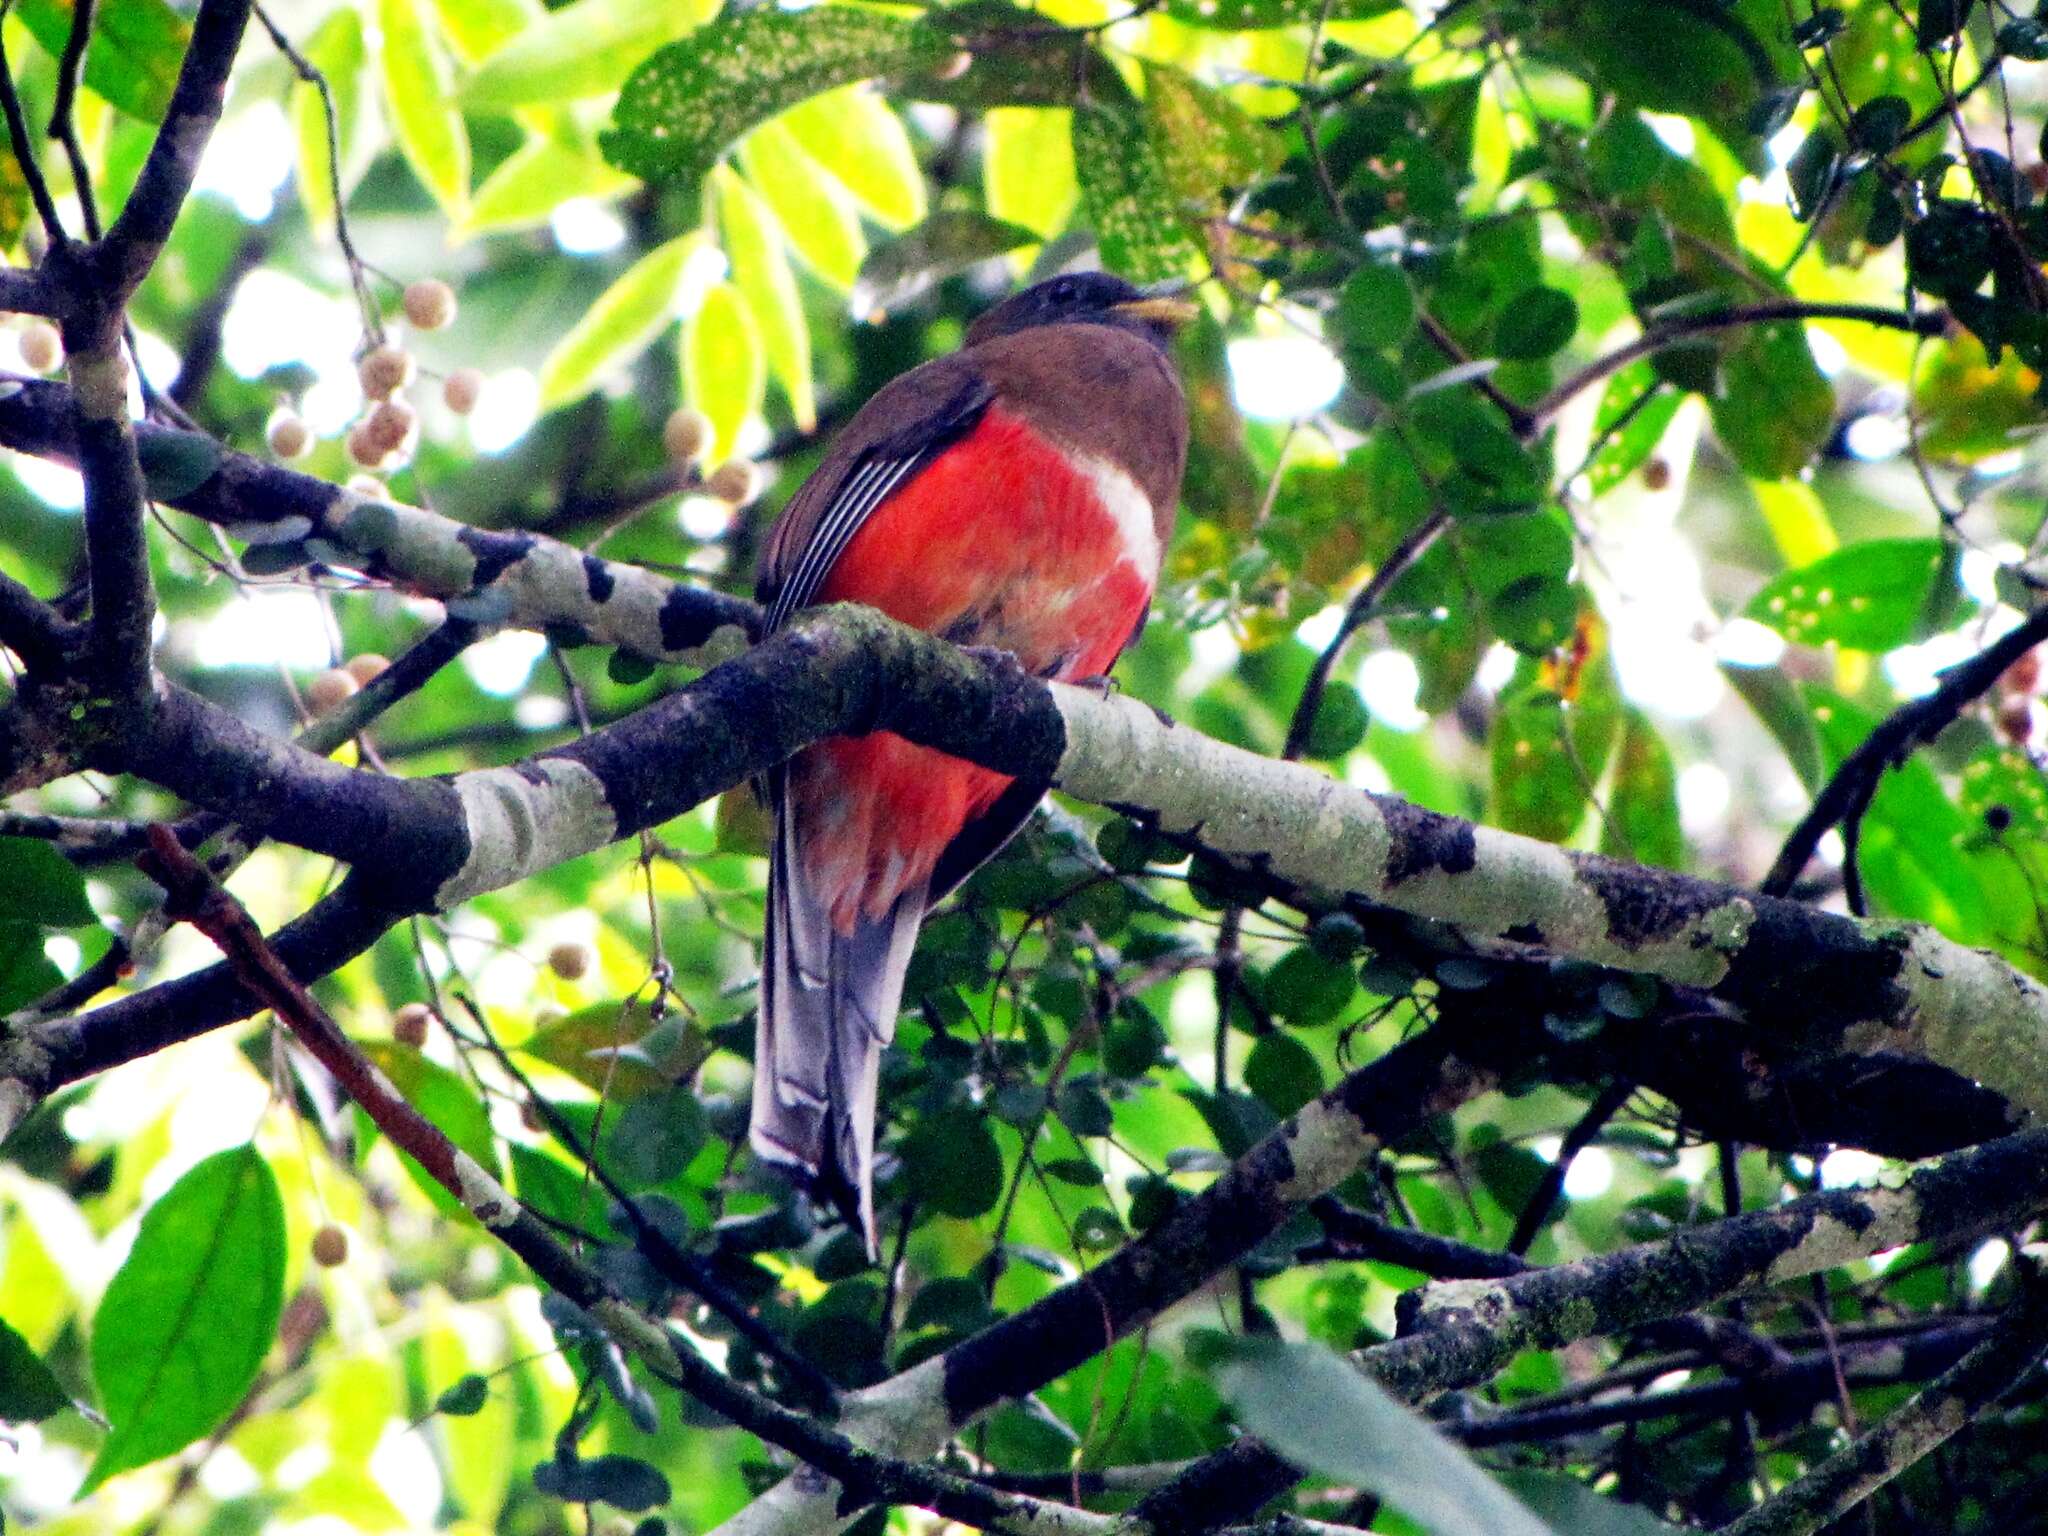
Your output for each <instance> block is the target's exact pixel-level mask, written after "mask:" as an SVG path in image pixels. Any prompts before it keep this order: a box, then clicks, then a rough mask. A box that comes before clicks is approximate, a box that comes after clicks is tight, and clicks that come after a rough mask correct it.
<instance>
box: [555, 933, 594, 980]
mask: <svg viewBox="0 0 2048 1536" xmlns="http://www.w3.org/2000/svg"><path fill="white" fill-rule="evenodd" d="M548 969H549V970H551V971H553V972H554V973H555V974H556V975H557V976H559V977H561V978H562V980H564V981H576V980H579V979H581V978H582V977H583V976H584V975H585V974H586V973H587V972H588V971H589V970H590V946H589V945H587V944H578V943H576V942H575V941H574V940H573V939H564V940H563V941H562V942H561V943H560V944H557V945H556V946H555V947H554V948H553V949H550V950H549V951H548Z"/></svg>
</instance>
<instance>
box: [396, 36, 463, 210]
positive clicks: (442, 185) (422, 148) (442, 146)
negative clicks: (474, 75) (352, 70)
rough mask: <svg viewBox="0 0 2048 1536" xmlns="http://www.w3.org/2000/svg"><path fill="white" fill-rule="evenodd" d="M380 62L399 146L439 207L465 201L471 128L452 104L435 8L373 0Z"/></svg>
mask: <svg viewBox="0 0 2048 1536" xmlns="http://www.w3.org/2000/svg"><path fill="white" fill-rule="evenodd" d="M377 32H378V39H379V41H378V49H377V60H378V65H379V67H380V68H381V70H382V72H383V83H384V105H385V110H386V112H387V113H388V114H389V115H390V118H391V127H392V132H393V134H394V136H395V137H396V138H397V140H398V147H399V149H400V150H402V151H403V152H404V154H405V158H406V162H407V163H408V164H409V165H411V166H412V169H413V174H414V175H416V176H418V177H419V179H420V184H421V185H422V186H424V187H425V188H426V189H427V191H428V192H430V193H432V194H433V197H434V201H435V202H437V203H439V204H440V205H441V211H442V212H443V213H445V214H446V215H447V216H448V217H449V218H451V219H456V218H459V217H460V216H461V214H462V211H463V209H464V207H465V206H466V205H467V203H468V202H469V129H468V128H467V127H466V126H465V125H464V123H463V121H462V114H461V112H459V111H458V110H457V109H456V107H455V104H454V99H453V94H452V93H453V85H452V83H451V80H450V76H449V70H448V63H447V60H446V59H445V58H443V57H442V53H441V39H440V38H439V36H437V35H436V30H435V28H434V26H433V13H432V12H431V11H428V10H426V9H424V8H423V7H421V6H420V5H418V4H417V3H415V0H377Z"/></svg>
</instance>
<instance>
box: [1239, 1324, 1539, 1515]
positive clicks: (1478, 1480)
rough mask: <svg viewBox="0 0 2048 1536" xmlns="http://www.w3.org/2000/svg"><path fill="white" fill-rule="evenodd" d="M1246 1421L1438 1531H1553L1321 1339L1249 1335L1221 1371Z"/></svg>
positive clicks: (1318, 1468)
mask: <svg viewBox="0 0 2048 1536" xmlns="http://www.w3.org/2000/svg"><path fill="white" fill-rule="evenodd" d="M1216 1384H1217V1386H1218V1388H1219V1389H1220V1390H1221V1391H1222V1393H1223V1395H1224V1396H1225V1397H1226V1398H1228V1399H1229V1400H1230V1403H1231V1406H1232V1407H1234V1408H1235V1409H1236V1410H1237V1415H1238V1418H1239V1419H1240V1420H1241V1421H1242V1422H1243V1423H1244V1426H1245V1428H1246V1429H1248V1430H1250V1431H1251V1432H1252V1433H1253V1434H1255V1435H1257V1436H1258V1437H1259V1438H1260V1439H1261V1440H1264V1441H1265V1442H1266V1443H1267V1444H1268V1445H1270V1446H1272V1447H1273V1449H1274V1450H1276V1451H1278V1452H1279V1453H1280V1454H1281V1455H1282V1456H1285V1457H1286V1458H1287V1459H1288V1460H1290V1461H1293V1462H1298V1463H1299V1464H1301V1465H1302V1466H1305V1467H1307V1468H1309V1469H1310V1470H1311V1471H1314V1472H1320V1473H1322V1474H1323V1475H1324V1476H1326V1477H1332V1478H1337V1479H1340V1480H1341V1481H1343V1482H1346V1483H1355V1484H1356V1485H1358V1486H1359V1487H1360V1488H1363V1489H1365V1490H1366V1491H1368V1492H1371V1493H1375V1494H1378V1495H1379V1496H1380V1497H1381V1498H1383V1499H1385V1500H1386V1501H1387V1503H1389V1504H1391V1505H1393V1506H1394V1507H1395V1508H1396V1509H1398V1510H1400V1511H1401V1513H1402V1514H1404V1515H1406V1516H1407V1517H1408V1518H1409V1519H1411V1520H1413V1521H1414V1522H1415V1523H1416V1524H1417V1525H1419V1526H1421V1527H1422V1528H1423V1529H1424V1530H1425V1531H1428V1532H1431V1533H1432V1536H1473V1533H1474V1532H1476V1531H1484V1532H1486V1533H1487V1536H1552V1533H1551V1532H1550V1530H1549V1529H1548V1528H1547V1527H1546V1526H1545V1525H1544V1524H1543V1522H1542V1521H1540V1520H1538V1519H1537V1518H1536V1517H1535V1516H1534V1515H1532V1514H1530V1513H1529V1511H1528V1509H1527V1508H1525V1507H1524V1506H1523V1505H1521V1504H1519V1503H1517V1502H1516V1501H1515V1499H1514V1497H1513V1496H1512V1495H1511V1494H1509V1493H1508V1492H1507V1490H1506V1489H1504V1488H1502V1487H1501V1486H1500V1484H1499V1483H1496V1482H1495V1481H1494V1480H1493V1479H1492V1478H1491V1477H1489V1476H1488V1475H1487V1474H1486V1473H1485V1472H1484V1471H1483V1470H1482V1469H1481V1468H1480V1466H1479V1464H1478V1463H1477V1462H1475V1461H1474V1460H1472V1458H1471V1457H1470V1456H1468V1455H1466V1454H1465V1453H1464V1452H1463V1451H1461V1450H1459V1449H1458V1448H1457V1447H1456V1446H1454V1445H1453V1444H1451V1442H1450V1441H1448V1440H1446V1439H1444V1437H1443V1436H1442V1435H1440V1434H1438V1433H1437V1432H1436V1431H1435V1430H1434V1429H1432V1428H1431V1427H1430V1426H1429V1425H1428V1423H1426V1422H1425V1421H1424V1420H1423V1419H1422V1418H1421V1417H1420V1416H1418V1415H1417V1414H1415V1413H1413V1412H1411V1411H1410V1410H1408V1409H1407V1408H1404V1407H1403V1406H1402V1405H1401V1404H1399V1403H1397V1402H1395V1401H1394V1400H1393V1399H1392V1398H1391V1397H1389V1396H1387V1394H1386V1393H1385V1392H1383V1391H1381V1390H1380V1388H1379V1387H1378V1386H1377V1385H1375V1384H1374V1383H1373V1382H1371V1381H1369V1380H1368V1379H1367V1378H1366V1377H1365V1376H1364V1374H1363V1373H1361V1372H1360V1371H1358V1370H1357V1369H1356V1368H1355V1367H1353V1366H1352V1365H1350V1364H1349V1363H1348V1362H1346V1361H1345V1360H1344V1359H1342V1358H1341V1357H1340V1356H1338V1355H1337V1354H1335V1353H1333V1352H1332V1351H1331V1350H1329V1349H1328V1348H1326V1347H1325V1346H1323V1345H1321V1344H1285V1343H1281V1342H1280V1341H1279V1340H1276V1339H1246V1340H1243V1341H1242V1342H1240V1343H1239V1344H1237V1345H1236V1346H1235V1347H1234V1348H1233V1349H1232V1350H1231V1353H1230V1357H1229V1359H1228V1360H1227V1361H1226V1362H1225V1364H1224V1365H1223V1366H1222V1367H1221V1368H1220V1369H1218V1370H1217V1372H1216Z"/></svg>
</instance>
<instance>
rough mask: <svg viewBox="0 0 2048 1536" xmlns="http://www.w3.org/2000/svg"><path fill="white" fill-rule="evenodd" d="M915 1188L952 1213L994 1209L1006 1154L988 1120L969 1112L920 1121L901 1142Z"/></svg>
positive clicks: (932, 1203)
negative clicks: (1002, 1150)
mask: <svg viewBox="0 0 2048 1536" xmlns="http://www.w3.org/2000/svg"><path fill="white" fill-rule="evenodd" d="M903 1162H904V1166H905V1171H906V1173H907V1175H908V1177H909V1180H910V1185H911V1188H912V1189H913V1190H914V1191H915V1192H916V1194H917V1196H918V1198H919V1199H921V1200H923V1201H924V1202H925V1203H927V1204H928V1205H930V1206H931V1207H932V1209H934V1210H936V1211H941V1212H943V1213H945V1214H946V1215H948V1216H962V1217H966V1216H979V1215H981V1214H982V1213H983V1212H984V1211H992V1210H994V1209H995V1204H996V1201H997V1200H998V1199H1000V1198H1001V1197H1002V1193H1003V1155H1002V1153H1001V1152H1000V1151H998V1150H997V1148H996V1139H995V1136H994V1135H993V1134H992V1133H991V1132H990V1131H989V1128H988V1122H987V1121H986V1120H984V1119H982V1118H981V1117H980V1116H979V1115H975V1114H970V1113H968V1112H966V1111H965V1110H946V1111H944V1112H942V1113H940V1114H937V1115H933V1116H931V1117H930V1118H928V1119H925V1120H922V1121H920V1122H919V1123H918V1126H917V1128H916V1129H915V1130H913V1131H912V1132H911V1133H910V1134H909V1135H908V1136H907V1137H905V1138H904V1141H903Z"/></svg>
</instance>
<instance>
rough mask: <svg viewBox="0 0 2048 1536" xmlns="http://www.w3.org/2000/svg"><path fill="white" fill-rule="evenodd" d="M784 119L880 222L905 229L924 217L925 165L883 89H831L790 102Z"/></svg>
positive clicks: (810, 152) (809, 152) (808, 149)
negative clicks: (790, 104)
mask: <svg viewBox="0 0 2048 1536" xmlns="http://www.w3.org/2000/svg"><path fill="white" fill-rule="evenodd" d="M782 124H783V126H784V127H785V128H787V129H788V130H789V131H790V134H791V136H792V137H793V138H795V140H796V141H797V143H798V144H799V145H800V146H802V148H803V150H804V153H806V154H807V155H809V156H810V157H811V158H812V159H813V160H815V161H816V162H817V163H818V164H819V165H820V166H822V167H823V168H824V169H825V170H826V171H828V172H830V173H831V174H832V176H834V177H835V178H837V180H838V182H839V184H840V185H841V186H843V187H845V188H846V190H847V191H849V192H851V193H852V194H853V198H854V201H855V202H857V203H859V204H860V206H861V207H862V208H863V209H864V210H866V212H867V213H868V215H869V216H870V217H872V218H873V219H874V220H875V221H876V222H878V223H880V224H882V225H885V226H886V227H888V228H890V229H907V228H909V227H910V226H911V225H912V224H915V223H916V222H917V221H918V220H919V219H921V218H923V217H924V215H925V191H924V169H923V167H921V166H920V165H919V164H918V163H917V152H916V151H915V150H914V149H912V148H911V144H910V134H909V133H908V131H907V130H906V129H905V128H904V126H903V119H902V118H901V117H900V116H898V115H897V113H896V112H895V110H894V109H893V108H892V107H891V106H890V105H889V103H888V102H887V101H885V100H884V99H883V98H882V97H881V95H880V94H879V93H877V92H875V91H873V90H870V89H869V88H867V87H866V86H859V85H849V86H845V87H842V88H841V89H839V90H836V91H828V92H826V93H825V94H824V95H823V96H813V97H812V98H811V99H810V100H809V101H805V102H800V103H799V104H798V105H796V106H794V107H792V108H790V110H789V111H788V112H786V113H784V114H783V117H782Z"/></svg>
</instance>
